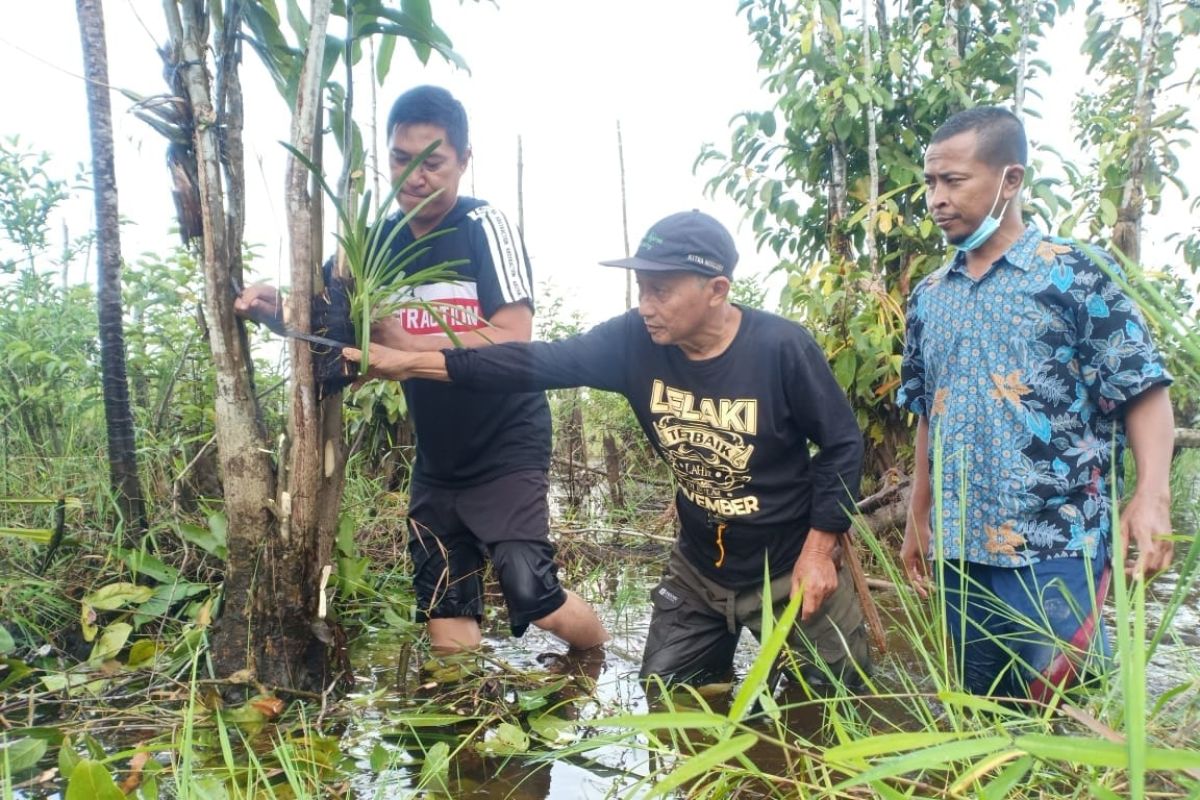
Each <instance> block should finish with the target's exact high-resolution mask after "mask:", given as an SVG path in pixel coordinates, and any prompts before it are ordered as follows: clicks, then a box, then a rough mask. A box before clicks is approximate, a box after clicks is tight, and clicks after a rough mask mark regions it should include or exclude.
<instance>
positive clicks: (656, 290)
mask: <svg viewBox="0 0 1200 800" xmlns="http://www.w3.org/2000/svg"><path fill="white" fill-rule="evenodd" d="M717 280H723V279H722V278H706V277H704V276H703V275H699V274H697V273H695V272H686V271H672V272H653V271H650V270H638V271H637V285H638V313H639V314H641V315H642V321H643V322H645V323H646V330H647V331H648V332H649V333H650V338H651V339H652V340H653V341H654V343H655V344H663V345H666V344H681V343H686V342H688V341H689V340H690V339H691V337H693V336H695V334H696V333H697V332H698V331H700V330H701V329H702V328H703V325H704V322H705V321H706V319H707V317H708V315H709V314H710V313H712V312H713V310H714V309H715V308H716V307H717V306H718V305H719V298H718V299H715V298H717V295H716V292H714V291H713V285H712V284H713V282H714V281H717Z"/></svg>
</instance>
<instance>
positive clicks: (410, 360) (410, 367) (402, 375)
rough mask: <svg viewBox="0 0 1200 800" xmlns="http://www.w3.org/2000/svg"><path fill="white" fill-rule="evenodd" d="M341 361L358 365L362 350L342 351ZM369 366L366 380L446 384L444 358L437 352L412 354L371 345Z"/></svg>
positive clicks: (343, 349) (448, 378)
mask: <svg viewBox="0 0 1200 800" xmlns="http://www.w3.org/2000/svg"><path fill="white" fill-rule="evenodd" d="M342 358H344V359H346V360H347V361H352V362H354V363H355V364H360V363H362V351H361V350H358V349H357V348H354V347H344V348H342ZM370 358H371V363H370V365H369V369H368V370H367V375H366V377H367V379H368V380H373V379H376V378H382V379H384V380H393V381H406V380H408V379H409V378H424V379H425V380H430V381H449V380H450V376H449V375H448V374H447V373H446V355H445V354H444V353H442V352H437V353H414V352H412V351H409V350H393V349H392V348H390V347H385V346H384V345H381V344H372V345H371V355H370Z"/></svg>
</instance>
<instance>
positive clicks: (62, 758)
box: [58, 736, 83, 781]
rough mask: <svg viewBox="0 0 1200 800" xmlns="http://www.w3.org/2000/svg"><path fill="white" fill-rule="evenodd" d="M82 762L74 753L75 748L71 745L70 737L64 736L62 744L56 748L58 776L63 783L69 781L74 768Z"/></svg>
mask: <svg viewBox="0 0 1200 800" xmlns="http://www.w3.org/2000/svg"><path fill="white" fill-rule="evenodd" d="M82 760H83V758H82V757H81V756H80V755H79V753H77V752H75V748H74V747H73V746H72V745H71V739H70V737H67V736H64V737H63V741H62V744H61V745H60V746H59V748H58V774H59V775H61V776H62V779H63V780H64V781H65V780H70V779H71V773H73V772H74V771H75V767H76V766H77V765H78V764H79V762H80V761H82Z"/></svg>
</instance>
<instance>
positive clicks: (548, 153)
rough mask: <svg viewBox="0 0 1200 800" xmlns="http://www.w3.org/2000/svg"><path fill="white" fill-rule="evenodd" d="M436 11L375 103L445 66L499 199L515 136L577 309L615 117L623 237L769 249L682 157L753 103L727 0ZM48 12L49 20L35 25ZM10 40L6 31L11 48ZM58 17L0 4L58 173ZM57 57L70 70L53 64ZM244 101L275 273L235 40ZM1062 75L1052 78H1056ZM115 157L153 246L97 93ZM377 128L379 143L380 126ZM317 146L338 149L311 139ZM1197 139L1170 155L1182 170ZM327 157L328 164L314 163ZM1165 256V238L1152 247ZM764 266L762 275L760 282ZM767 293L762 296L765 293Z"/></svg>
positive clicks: (152, 69)
mask: <svg viewBox="0 0 1200 800" xmlns="http://www.w3.org/2000/svg"><path fill="white" fill-rule="evenodd" d="M104 5H105V14H106V24H107V28H108V31H107V32H108V47H109V62H110V63H109V71H110V79H111V82H112V83H113V85H115V86H119V87H122V88H126V89H130V90H132V91H135V92H137V93H139V94H143V95H152V94H157V93H161V92H162V91H164V90H165V83H164V81H163V79H162V65H161V61H160V60H159V57H158V55H157V53H156V51H155V47H156V45H157V44H158V43H159V42H161V41H162V40H163V39H164V38H165V36H164V34H163V22H162V10H161V6H160V4H159V3H158V2H155V1H153V0H108V1H107V2H106V3H105V4H104ZM434 6H435V18H436V19H437V20H438V22H439V23H440V24H441V25H442V27H443V28H444V29H445V30H446V31H447V33H448V34H449V35H450V37H451V38H452V39H453V41H454V45H455V49H456V50H457V51H458V52H459V53H460V54H461V55H462V56H463V57H464V58H465V59H466V60H467V62H468V64H469V65H470V67H471V70H472V72H471V74H470V75H468V74H466V73H463V72H459V71H455V70H454V69H452V68H450V67H448V66H446V65H445V64H444V63H442V62H441V61H440V60H439V59H438V58H437V57H436V56H435V57H433V58H432V59H431V61H430V66H429V67H427V68H422V67H421V66H420V64H419V62H417V60H416V59H415V57H413V56H412V54H411V50H409V49H408V48H407V46H406V45H404V44H401V45H400V46H399V47H398V48H397V59H396V61H395V63H394V66H393V68H392V73H391V75H390V76H389V78H388V82H387V84H386V85H385V86H384V87H383V88H382V89H381V90H379V93H378V104H379V105H378V116H380V117H382V116H384V115H386V113H387V109H388V107H389V106H390V103H391V100H392V99H393V98H394V97H395V96H396V95H397V94H398V93H399V92H401V91H403V90H404V89H406V88H408V87H409V86H412V85H415V84H418V83H437V84H441V85H444V86H446V87H447V88H448V89H450V91H451V92H453V93H454V94H455V95H456V96H458V97H459V99H461V100H462V101H463V103H464V104H465V105H466V107H467V111H468V114H469V116H470V119H471V127H472V131H471V132H472V143H473V148H474V160H475V165H474V171H473V173H471V174H468V176H467V177H466V178H464V182H463V186H462V190H463V191H464V192H465V193H472V186H473V191H474V193H475V194H477V195H478V196H480V197H483V198H485V199H487V200H489V201H491V202H492V203H493V204H495V205H498V206H499V207H501V208H503V209H504V210H506V211H507V212H508V213H509V214H510V216H512V217H513V218H514V219H515V218H516V213H517V210H516V142H517V136H518V135H520V136H521V137H522V140H523V146H524V162H525V227H526V231H525V232H526V242H527V246H528V249H529V252H530V255H531V258H532V259H533V266H534V272H535V279H536V281H537V282H538V283H539V285H540V284H541V283H542V282H543V281H545V280H547V279H551V280H552V281H553V283H554V284H555V287H556V292H557V293H558V294H560V295H565V297H566V301H567V307H568V308H569V309H576V310H580V311H582V312H583V313H584V314H585V316H586V317H587V318H588V319H589V320H591V321H598V320H600V319H604V318H606V317H608V316H610V315H612V314H614V313H617V312H619V311H620V310H621V309H622V307H623V305H624V271H623V270H614V269H611V268H606V267H600V266H598V265H597V264H596V262H597V261H598V260H600V259H602V258H612V257H618V256H621V255H623V251H624V244H623V240H622V230H621V216H620V214H621V205H620V202H621V201H620V183H619V181H620V176H619V171H618V163H617V148H616V122H617V120H620V121H621V128H622V132H623V138H624V146H625V166H626V186H627V197H628V216H629V228H630V230H629V238H630V244H631V247H636V246H637V241H638V239H639V238H640V237H641V234H642V233H643V232H644V230H645V229H646V228H647V227H648V226H649V225H650V224H651V223H652V222H654V221H655V220H657V219H658V218H660V217H662V216H665V215H666V214H669V213H671V212H674V211H678V210H681V209H686V208H694V207H698V208H701V209H703V210H706V211H709V212H710V213H712V214H714V215H715V216H717V217H718V218H719V219H721V220H723V221H725V222H726V224H727V225H728V226H729V227H730V228H731V229H735V234H736V236H737V239H738V242H739V250H740V251H741V262H740V264H739V267H738V275H739V276H740V277H742V278H750V277H752V276H755V275H759V274H762V273H764V272H765V271H766V270H767V269H769V268H770V267H771V266H773V264H774V259H773V258H772V257H771V255H770V254H769V253H767V254H763V255H761V256H760V255H758V254H756V253H755V252H754V246H753V236H752V235H751V232H750V230H749V227H748V225H742V224H740V219H741V211H740V209H738V208H737V207H736V206H734V205H733V204H732V202H731V201H729V200H727V199H726V198H725V197H724V196H723V195H720V196H718V197H716V198H708V197H706V196H704V194H703V185H704V180H705V177H707V175H704V176H701V177H697V176H695V175H693V174H692V164H693V162H694V160H695V158H696V156H697V154H698V153H699V151H700V149H701V147H702V145H703V144H704V143H705V142H715V143H717V144H718V145H719V146H724V145H725V144H726V143H727V142H728V139H729V121H730V119H731V118H732V117H733V116H734V115H736V114H737V113H739V112H741V111H746V110H760V109H764V108H766V107H768V105H769V104H770V99H769V98H768V96H767V94H766V92H765V91H763V90H762V89H761V88H760V85H759V84H760V82H761V76H760V75H759V74H758V73H757V71H756V65H757V57H758V53H757V50H756V48H755V46H754V44H753V41H752V39H751V38H750V36H749V34H748V33H747V31H746V23H745V20H744V18H743V17H740V16H738V15H737V14H736V13H735V9H736V3H735V2H733V0H728V1H727V2H714V1H713V0H708V1H707V2H700V1H699V0H606V1H605V2H602V3H574V2H561V0H558V1H555V0H503V2H502V4H501V6H500V8H497V7H496V6H495V5H493V4H491V3H489V2H483V3H465V4H459V3H449V2H444V1H443V2H438V3H434ZM1079 17H1080V15H1079V14H1078V13H1076V14H1075V19H1073V20H1072V21H1071V23H1070V26H1069V27H1064V28H1057V29H1056V32H1055V42H1056V43H1055V45H1054V47H1053V53H1052V58H1053V61H1054V69H1055V71H1054V73H1053V78H1052V81H1050V82H1049V85H1044V84H1046V82H1045V81H1043V82H1042V84H1043V85H1037V84H1035V85H1034V86H1033V88H1035V89H1041V90H1042V91H1043V92H1044V93H1046V94H1047V98H1046V99H1045V100H1038V99H1037V98H1030V105H1031V106H1032V107H1034V108H1038V109H1041V110H1042V111H1043V113H1044V114H1045V118H1044V119H1042V120H1038V119H1030V120H1029V121H1028V127H1029V132H1030V136H1031V139H1033V140H1034V141H1037V140H1039V139H1045V140H1046V141H1049V142H1051V143H1053V144H1055V145H1056V146H1058V147H1060V149H1063V150H1064V151H1066V154H1068V155H1070V149H1071V147H1072V146H1073V141H1072V139H1073V137H1069V136H1066V135H1064V134H1063V131H1067V130H1069V126H1070V119H1069V114H1070V103H1071V101H1072V100H1073V99H1074V98H1073V92H1074V90H1073V88H1072V87H1078V86H1080V85H1083V84H1084V82H1086V81H1087V80H1088V78H1087V76H1086V75H1085V74H1084V62H1083V60H1082V58H1081V57H1079V56H1078V55H1077V51H1078V44H1077V42H1078V37H1079V36H1080V35H1081V33H1080V32H1081V25H1080V19H1079ZM49 32H53V33H52V34H51V33H49ZM22 48H23V49H22ZM81 72H82V66H81V55H80V47H79V38H78V25H77V23H76V21H75V4H74V3H72V2H69V1H68V0H44V2H40V3H36V4H35V3H17V2H12V0H9V1H8V2H4V3H3V5H2V6H0V75H4V76H5V80H4V81H0V108H4V109H5V110H6V112H7V113H6V114H5V117H4V121H3V122H0V135H5V136H8V135H12V134H19V135H20V137H21V139H22V141H23V142H24V143H26V144H27V145H30V146H32V147H34V148H36V149H38V150H45V151H48V152H50V153H51V154H52V155H53V157H54V162H53V163H52V165H51V169H52V171H53V172H54V173H55V174H57V175H59V176H62V177H69V176H70V175H72V174H73V172H74V165H75V164H76V163H78V162H89V163H90V157H91V156H90V150H89V145H88V136H87V116H86V104H85V98H84V89H83V84H82V81H81V80H80V79H79V78H77V77H75V76H76V75H78V74H79V73H81ZM68 73H69V74H68ZM242 76H243V81H244V83H245V84H246V86H245V90H246V106H247V119H246V131H247V141H246V147H247V183H248V187H247V192H248V195H249V197H248V202H249V219H248V224H247V231H246V235H247V239H248V240H249V241H251V242H257V243H259V244H261V245H263V247H262V249H261V251H260V252H261V253H262V255H263V256H264V258H263V260H262V261H260V262H259V263H258V265H257V269H258V272H259V275H260V276H261V277H262V278H264V279H267V280H272V281H278V277H279V276H280V275H282V274H285V273H286V271H287V269H286V266H285V262H284V256H283V255H281V254H282V252H283V249H282V248H283V243H284V240H285V219H284V208H283V203H282V195H283V178H282V170H283V151H282V148H281V146H280V145H279V143H278V142H279V140H281V139H286V138H287V134H288V127H289V116H288V111H287V108H286V106H285V105H284V104H283V102H282V100H280V99H279V98H278V96H277V95H276V93H275V89H274V86H273V85H272V84H271V83H270V81H269V80H268V79H267V77H266V73H265V70H264V69H263V67H262V65H261V62H259V60H258V58H257V56H255V55H254V54H253V53H251V52H250V50H249V48H247V49H246V55H245V61H244V64H243V67H242ZM357 86H358V92H359V94H358V98H359V99H358V102H359V113H357V114H356V116H357V118H358V119H359V120H360V124H362V125H363V132H364V136H365V137H368V138H369V137H370V135H371V129H370V127H369V126H368V124H367V123H368V121H369V118H370V111H369V108H368V107H367V103H368V99H367V98H368V95H367V90H366V81H365V80H360V81H359V82H358V84H357ZM1064 90H1065V92H1064ZM113 103H114V114H115V136H116V139H117V152H116V158H117V177H118V187H119V190H120V208H121V213H122V215H123V216H124V217H125V218H127V219H129V220H130V221H131V222H132V223H133V224H132V225H129V226H127V227H125V228H124V229H123V233H122V236H123V240H122V246H123V250H124V253H125V256H126V258H127V259H128V260H133V258H134V257H136V256H137V254H139V253H140V252H142V251H156V252H165V251H166V250H167V249H168V248H169V247H170V246H171V245H172V244H173V243H174V241H175V239H174V237H173V236H172V235H170V234H169V233H168V230H169V227H170V226H171V225H172V224H173V218H174V207H173V205H172V202H171V199H170V188H169V185H168V177H167V173H166V169H165V166H164V164H165V159H164V142H163V140H162V139H161V138H160V137H159V136H158V135H157V134H156V133H154V132H153V131H151V130H150V129H149V128H148V127H147V126H146V125H145V124H144V123H142V122H140V121H139V120H137V119H136V118H134V117H133V116H132V115H130V114H128V113H126V110H127V109H128V106H129V103H128V101H126V100H125V98H123V97H122V96H120V95H118V94H114V95H113ZM381 144H382V143H381ZM327 152H331V153H336V150H335V149H334V148H333V147H332V145H330V146H329V148H328V150H327ZM1197 166H1198V165H1197V162H1196V156H1195V154H1191V155H1190V161H1186V162H1185V163H1184V168H1183V169H1181V175H1183V176H1184V177H1185V180H1186V177H1187V176H1189V175H1197V174H1200V169H1197V168H1196V167H1197ZM330 172H331V173H333V174H336V172H337V168H336V165H333V166H332V167H331V168H330ZM90 204H91V197H90V195H88V194H81V195H80V197H79V198H77V199H76V201H75V204H74V208H72V209H69V210H68V213H67V215H66V216H67V219H68V220H70V223H69V224H70V226H71V229H72V230H71V233H72V235H78V234H79V233H82V232H83V230H84V229H85V228H86V227H87V226H88V225H90V220H91V217H90V207H91V206H90ZM1182 213H1183V206H1182V204H1176V209H1175V211H1174V212H1173V214H1171V215H1170V218H1169V219H1167V220H1166V221H1165V222H1159V223H1153V224H1152V225H1151V227H1150V229H1149V235H1148V237H1147V238H1148V247H1149V249H1150V251H1151V253H1155V252H1158V253H1162V249H1161V248H1158V249H1156V248H1155V241H1157V240H1159V239H1161V235H1160V233H1159V231H1160V230H1164V231H1165V230H1169V229H1171V228H1172V227H1174V228H1175V229H1178V228H1180V227H1181V226H1180V225H1179V224H1178V223H1179V221H1180V219H1181V217H1180V215H1181V214H1182ZM1161 257H1162V258H1165V257H1166V255H1165V254H1163V255H1162V256H1161ZM776 285H777V282H776ZM771 300H772V301H773V298H771Z"/></svg>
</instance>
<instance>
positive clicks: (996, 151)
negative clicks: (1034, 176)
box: [929, 106, 1029, 167]
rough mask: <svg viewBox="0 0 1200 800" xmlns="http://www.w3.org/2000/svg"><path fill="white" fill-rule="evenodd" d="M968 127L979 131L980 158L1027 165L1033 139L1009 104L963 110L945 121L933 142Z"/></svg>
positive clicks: (996, 163)
mask: <svg viewBox="0 0 1200 800" xmlns="http://www.w3.org/2000/svg"><path fill="white" fill-rule="evenodd" d="M968 131H975V134H976V136H977V137H978V139H977V140H976V146H975V157H976V158H978V159H979V160H980V161H982V162H984V163H985V164H988V165H990V166H993V167H1003V166H1007V165H1009V164H1020V165H1021V166H1022V167H1024V166H1026V163H1025V162H1026V160H1027V159H1028V158H1029V143H1028V141H1027V140H1026V139H1025V126H1024V125H1022V124H1021V120H1020V119H1018V118H1017V115H1016V114H1014V113H1012V112H1011V111H1009V110H1008V109H1005V108H997V107H996V106H976V107H975V108H968V109H967V110H966V111H960V112H958V113H957V114H955V115H954V116H952V117H950V119H948V120H946V121H945V122H944V123H942V127H940V128H938V129H937V130H936V131H935V132H934V134H933V139H931V140H930V142H929V143H930V144H937V143H938V142H941V141H945V140H946V139H949V138H951V137H954V136H958V135H959V134H960V133H967V132H968Z"/></svg>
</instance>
